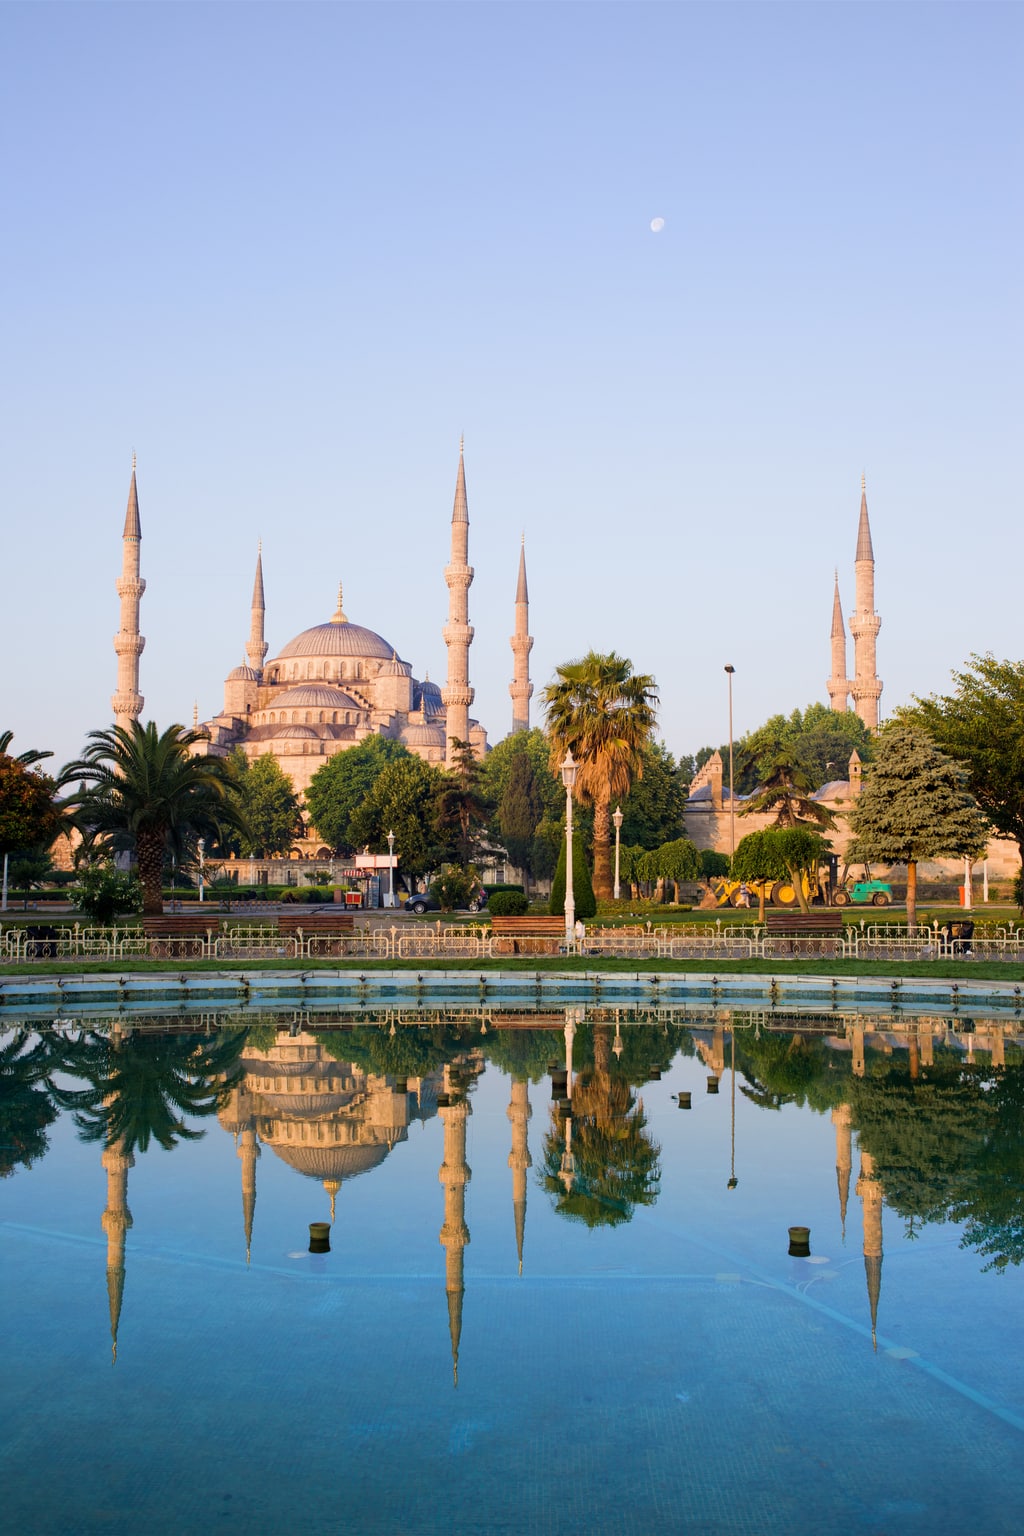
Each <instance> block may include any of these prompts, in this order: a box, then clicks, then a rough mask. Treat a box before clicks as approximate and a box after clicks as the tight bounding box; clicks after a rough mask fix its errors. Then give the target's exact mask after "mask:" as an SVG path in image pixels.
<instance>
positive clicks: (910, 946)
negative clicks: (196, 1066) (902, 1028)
mask: <svg viewBox="0 0 1024 1536" xmlns="http://www.w3.org/2000/svg"><path fill="white" fill-rule="evenodd" d="M169 927H170V925H169ZM497 943H498V941H496V940H494V939H492V936H491V930H490V928H489V927H488V926H487V925H486V924H479V923H466V924H455V923H445V922H437V923H430V924H419V923H417V924H411V923H403V924H400V925H397V924H396V925H394V926H392V927H391V928H377V929H375V930H365V931H362V932H358V931H357V932H354V933H324V932H304V931H303V930H302V929H301V928H298V929H297V930H296V931H295V932H288V933H280V932H279V931H278V928H277V924H276V923H275V922H270V921H266V922H259V921H254V922H251V923H234V922H223V921H219V920H213V921H211V922H210V923H209V925H208V926H207V927H205V928H202V929H196V930H193V931H189V932H187V933H182V932H168V933H167V934H166V935H161V934H159V933H144V932H143V930H142V928H141V927H139V926H138V925H132V924H126V925H124V926H114V927H107V928H101V927H92V926H90V925H89V924H83V923H73V924H64V925H52V926H47V927H45V928H40V927H38V926H36V927H33V926H29V927H24V926H13V925H12V926H11V927H8V928H4V929H3V930H2V932H0V962H7V963H16V962H19V961H47V960H55V961H60V960H117V961H121V960H127V959H130V958H132V957H140V958H143V957H145V958H150V959H164V960H166V959H173V960H225V961H228V960H246V959H252V960H319V959H372V960H380V961H383V960H473V961H484V960H490V959H492V958H494V959H498V960H501V959H502V958H504V957H503V955H502V954H501V953H500V951H499V949H498V948H497ZM558 954H560V955H562V956H565V955H570V954H573V955H581V956H586V957H592V958H597V957H601V956H608V957H616V958H621V959H633V960H669V961H671V960H708V961H712V962H715V961H721V960H770V961H773V962H774V961H782V962H793V961H799V960H801V959H841V960H892V961H896V962H898V961H901V960H903V961H909V960H913V961H922V960H943V959H963V960H969V959H976V960H1000V961H1007V962H1014V963H1018V964H1019V963H1024V926H1021V927H1017V926H1016V925H1015V924H1013V923H1005V924H997V923H976V924H975V925H974V931H973V934H972V935H971V937H970V938H964V937H959V936H956V935H955V934H953V933H951V932H950V931H949V930H948V929H946V930H943V929H940V928H939V927H938V925H937V924H934V925H932V926H930V927H929V926H927V925H919V926H918V927H916V928H914V929H912V930H908V929H907V928H906V927H905V926H904V925H902V924H896V923H868V922H862V923H859V924H857V923H850V924H847V925H846V927H844V929H843V931H842V934H841V935H810V936H807V937H803V936H801V935H799V934H794V935H790V934H772V933H768V932H767V931H766V929H765V928H764V927H762V926H761V925H760V924H751V923H742V924H741V923H729V922H722V921H721V920H718V921H716V922H714V923H673V924H671V925H665V926H661V927H656V926H653V925H649V926H644V927H634V928H621V927H620V928H614V927H610V926H603V925H600V924H595V925H594V926H592V927H591V928H589V929H588V930H587V932H586V935H585V937H584V938H583V939H582V940H580V941H575V940H574V941H573V942H572V943H571V944H566V943H564V942H563V943H562V944H561V945H560V946H559V948H558Z"/></svg>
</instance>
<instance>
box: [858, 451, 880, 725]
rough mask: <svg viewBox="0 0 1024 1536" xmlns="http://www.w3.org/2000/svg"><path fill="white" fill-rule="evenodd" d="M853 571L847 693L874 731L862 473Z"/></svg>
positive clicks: (875, 695)
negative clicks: (853, 592) (854, 582)
mask: <svg viewBox="0 0 1024 1536" xmlns="http://www.w3.org/2000/svg"><path fill="white" fill-rule="evenodd" d="M854 572H855V576H856V607H855V608H854V611H853V613H852V614H851V615H850V633H851V635H852V636H853V677H852V679H851V681H850V692H851V693H852V694H853V707H854V709H855V710H856V711H857V713H858V715H860V718H861V719H862V720H863V721H864V724H865V725H866V726H867V728H868V730H870V731H874V730H877V729H878V700H879V697H880V695H881V692H882V684H881V682H880V681H879V677H878V664H877V661H876V658H875V641H876V639H877V637H878V631H879V630H880V629H881V627H882V621H881V619H880V618H879V617H878V614H877V613H876V612H875V556H874V551H873V550H872V548H871V524H870V523H869V522H868V496H867V489H866V486H865V484H864V476H863V475H861V477H860V524H859V526H858V528H857V554H856V556H855V558H854Z"/></svg>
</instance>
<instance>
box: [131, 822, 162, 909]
mask: <svg viewBox="0 0 1024 1536" xmlns="http://www.w3.org/2000/svg"><path fill="white" fill-rule="evenodd" d="M135 857H136V859H137V861H138V866H139V879H140V881H141V882H142V910H143V912H144V914H145V915H146V917H159V916H160V914H161V913H162V912H163V910H164V898H163V873H164V833H163V829H162V828H161V829H160V830H159V831H154V830H153V829H149V830H147V831H145V832H139V833H138V835H137V836H136V839H135Z"/></svg>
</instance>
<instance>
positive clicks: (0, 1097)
mask: <svg viewBox="0 0 1024 1536" xmlns="http://www.w3.org/2000/svg"><path fill="white" fill-rule="evenodd" d="M62 1054H63V1042H58V1041H56V1040H54V1039H53V1038H52V1037H43V1036H38V1037H36V1038H35V1039H34V1040H33V1038H32V1035H31V1034H30V1032H29V1031H28V1030H27V1029H16V1030H14V1031H13V1033H12V1034H10V1035H9V1036H8V1037H7V1039H6V1040H4V1041H3V1042H2V1043H0V1178H6V1177H7V1175H8V1174H11V1173H13V1172H14V1170H15V1167H16V1166H17V1165H18V1164H19V1163H23V1164H24V1166H25V1167H26V1168H31V1166H32V1164H33V1163H34V1162H37V1161H38V1159H39V1158H41V1157H42V1156H43V1154H44V1153H45V1151H46V1149H47V1146H48V1142H47V1139H46V1128H47V1126H49V1125H52V1124H53V1122H54V1120H56V1118H57V1109H56V1106H55V1104H54V1101H53V1092H52V1084H51V1082H50V1075H51V1073H53V1072H55V1071H56V1070H57V1068H58V1067H59V1066H60V1064H61V1056H62Z"/></svg>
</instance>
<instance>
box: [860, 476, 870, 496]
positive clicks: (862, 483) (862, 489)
mask: <svg viewBox="0 0 1024 1536" xmlns="http://www.w3.org/2000/svg"><path fill="white" fill-rule="evenodd" d="M867 488H868V486H867V478H866V476H865V475H864V472H863V470H862V471H861V477H860V493H861V495H862V496H863V495H864V492H865V491H866V490H867Z"/></svg>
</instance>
